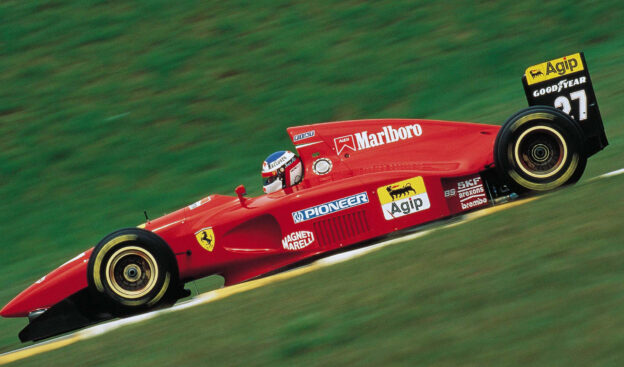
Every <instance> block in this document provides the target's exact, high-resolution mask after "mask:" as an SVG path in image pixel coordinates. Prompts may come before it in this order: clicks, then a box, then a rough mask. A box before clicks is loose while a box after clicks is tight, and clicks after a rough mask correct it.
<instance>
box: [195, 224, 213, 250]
mask: <svg viewBox="0 0 624 367" xmlns="http://www.w3.org/2000/svg"><path fill="white" fill-rule="evenodd" d="M195 238H196V239H197V243H199V244H200V246H201V247H203V248H204V249H205V250H208V251H209V252H212V250H214V246H215V235H214V232H213V231H212V227H208V228H204V229H201V230H199V231H198V232H197V233H195Z"/></svg>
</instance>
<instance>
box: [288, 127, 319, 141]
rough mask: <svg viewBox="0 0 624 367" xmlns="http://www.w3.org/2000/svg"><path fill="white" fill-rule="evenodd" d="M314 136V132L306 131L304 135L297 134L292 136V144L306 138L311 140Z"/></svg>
mask: <svg viewBox="0 0 624 367" xmlns="http://www.w3.org/2000/svg"><path fill="white" fill-rule="evenodd" d="M315 134H316V131H315V130H312V131H306V132H305V133H301V134H297V135H295V136H293V142H295V143H296V142H298V141H299V140H303V139H307V138H311V137H313V136H314V135H315Z"/></svg>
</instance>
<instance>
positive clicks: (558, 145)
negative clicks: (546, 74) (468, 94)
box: [494, 106, 587, 192]
mask: <svg viewBox="0 0 624 367" xmlns="http://www.w3.org/2000/svg"><path fill="white" fill-rule="evenodd" d="M494 162H495V164H496V169H497V171H498V173H499V175H500V176H501V177H502V179H503V180H504V181H505V182H506V183H507V184H508V185H510V186H511V187H512V188H513V189H515V190H516V191H517V192H526V191H548V190H553V189H556V188H557V187H560V186H563V185H567V184H572V183H574V182H576V181H578V180H579V178H581V175H582V174H583V171H585V165H586V164H587V154H586V153H585V139H584V135H583V131H582V129H581V127H580V126H579V125H578V124H577V123H576V122H575V121H574V120H572V119H571V118H570V117H569V116H568V115H567V114H565V113H563V112H562V111H560V110H558V109H556V108H553V107H549V106H532V107H529V108H526V109H524V110H521V111H520V112H518V113H516V114H514V115H513V116H511V117H510V118H509V119H508V120H507V121H506V122H505V124H504V125H503V126H502V127H501V129H500V131H499V133H498V136H497V137H496V142H495V143H494Z"/></svg>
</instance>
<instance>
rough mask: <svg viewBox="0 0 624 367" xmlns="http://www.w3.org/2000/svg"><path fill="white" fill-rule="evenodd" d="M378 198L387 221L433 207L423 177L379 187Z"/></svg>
mask: <svg viewBox="0 0 624 367" xmlns="http://www.w3.org/2000/svg"><path fill="white" fill-rule="evenodd" d="M377 196H379V202H380V203H381V210H382V211H383V214H384V218H386V220H393V219H397V218H400V217H403V216H405V215H410V214H414V213H417V212H420V211H423V210H427V209H429V207H431V203H430V202H429V196H427V189H426V188H425V182H424V180H423V178H422V177H421V176H418V177H413V178H410V179H407V180H403V181H399V182H394V183H391V184H389V185H385V186H382V187H379V188H377Z"/></svg>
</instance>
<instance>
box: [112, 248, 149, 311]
mask: <svg viewBox="0 0 624 367" xmlns="http://www.w3.org/2000/svg"><path fill="white" fill-rule="evenodd" d="M105 274H106V281H107V283H108V284H109V285H110V288H111V290H112V291H113V292H114V293H115V294H117V295H119V296H121V297H123V298H127V299H137V298H141V297H144V296H145V295H147V294H149V293H150V292H151V291H152V290H153V289H154V287H155V286H156V280H157V279H158V266H157V265H156V259H154V257H153V256H152V254H150V253H149V252H147V251H145V250H144V249H143V248H141V247H137V246H127V247H123V248H120V249H119V250H117V251H116V252H115V253H114V254H113V255H112V256H111V257H110V258H109V260H108V261H107V263H106V272H105Z"/></svg>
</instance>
